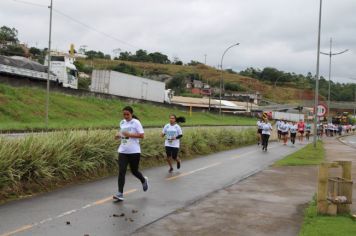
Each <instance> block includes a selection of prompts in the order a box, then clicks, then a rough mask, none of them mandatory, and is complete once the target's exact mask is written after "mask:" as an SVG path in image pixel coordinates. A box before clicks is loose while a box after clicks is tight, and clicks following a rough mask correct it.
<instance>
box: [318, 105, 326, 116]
mask: <svg viewBox="0 0 356 236" xmlns="http://www.w3.org/2000/svg"><path fill="white" fill-rule="evenodd" d="M327 110H328V109H327V108H326V106H325V105H323V104H319V105H318V112H317V116H319V117H320V116H325V114H326V111H327Z"/></svg>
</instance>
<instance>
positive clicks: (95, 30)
mask: <svg viewBox="0 0 356 236" xmlns="http://www.w3.org/2000/svg"><path fill="white" fill-rule="evenodd" d="M12 1H13V2H17V3H22V4H26V5H31V6H36V7H43V8H48V6H47V5H42V4H38V3H33V2H29V1H24V0H12ZM53 11H54V12H56V13H57V14H59V15H61V16H63V17H66V18H67V19H69V20H71V21H73V22H75V23H77V24H79V25H81V26H83V27H85V28H87V29H89V30H91V31H94V32H96V33H98V34H101V35H103V36H105V37H107V38H110V39H112V40H115V41H117V42H119V43H122V44H125V45H127V46H130V47H132V48H136V49H139V47H136V46H135V45H133V44H130V43H128V42H125V41H124V40H121V39H119V38H117V37H114V36H112V35H110V34H107V33H105V32H103V31H100V30H97V29H96V28H94V27H93V26H90V25H88V24H86V23H83V22H81V21H79V20H77V19H75V18H74V17H71V16H70V15H67V14H65V13H64V12H62V11H59V10H56V9H54V8H53Z"/></svg>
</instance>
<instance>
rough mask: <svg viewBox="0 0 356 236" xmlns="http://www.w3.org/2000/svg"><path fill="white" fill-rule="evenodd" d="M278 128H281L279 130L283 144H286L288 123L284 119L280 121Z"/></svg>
mask: <svg viewBox="0 0 356 236" xmlns="http://www.w3.org/2000/svg"><path fill="white" fill-rule="evenodd" d="M280 129H281V132H282V139H283V144H284V145H287V141H288V131H289V125H288V124H287V122H286V121H282V123H281V125H280Z"/></svg>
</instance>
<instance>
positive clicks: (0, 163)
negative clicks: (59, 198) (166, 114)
mask: <svg viewBox="0 0 356 236" xmlns="http://www.w3.org/2000/svg"><path fill="white" fill-rule="evenodd" d="M114 134H115V130H110V131H109V130H88V131H66V132H55V133H50V134H43V135H33V136H28V137H24V138H18V139H6V138H0V201H1V200H2V201H6V200H9V199H16V198H19V197H22V196H28V195H32V194H34V193H38V192H44V191H49V190H51V189H55V188H58V187H60V186H64V185H67V184H71V183H77V182H82V181H88V180H90V179H96V178H100V177H104V176H109V175H112V174H114V173H116V172H117V164H116V159H117V151H116V150H117V147H118V142H117V141H115V140H114V139H113V137H114ZM255 135H256V134H255V129H245V130H240V131H238V130H233V129H212V128H209V129H203V128H199V129H189V130H187V131H186V132H185V133H184V137H183V139H182V143H181V149H180V157H181V158H182V159H187V158H192V157H196V156H198V155H203V154H209V153H214V152H218V151H222V150H227V149H232V148H237V147H240V146H244V145H248V144H252V143H254V142H255ZM141 148H142V155H141V156H142V159H141V168H148V167H153V166H158V165H162V164H164V163H165V151H164V140H163V139H162V138H161V137H160V135H159V131H149V132H147V133H146V135H145V139H144V140H142V142H141Z"/></svg>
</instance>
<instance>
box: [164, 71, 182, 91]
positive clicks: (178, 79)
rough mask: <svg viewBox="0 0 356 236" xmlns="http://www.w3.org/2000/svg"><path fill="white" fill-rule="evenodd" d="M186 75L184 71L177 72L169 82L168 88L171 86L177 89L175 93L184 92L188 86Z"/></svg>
mask: <svg viewBox="0 0 356 236" xmlns="http://www.w3.org/2000/svg"><path fill="white" fill-rule="evenodd" d="M185 82H186V75H185V74H184V73H177V74H175V75H174V76H173V79H171V80H170V81H169V82H168V84H167V88H170V89H172V90H174V91H175V94H177V95H179V94H180V93H183V92H184V91H185V88H186V83H185Z"/></svg>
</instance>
